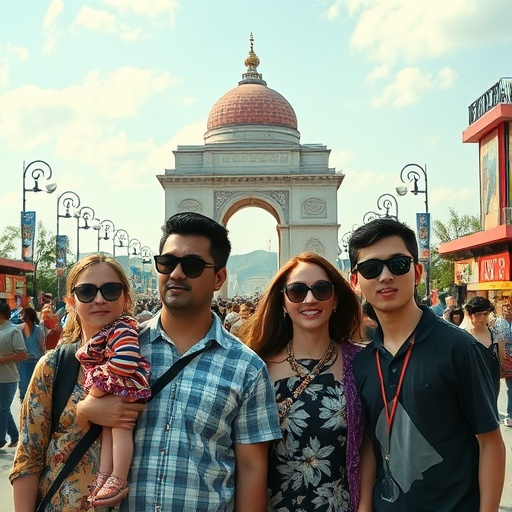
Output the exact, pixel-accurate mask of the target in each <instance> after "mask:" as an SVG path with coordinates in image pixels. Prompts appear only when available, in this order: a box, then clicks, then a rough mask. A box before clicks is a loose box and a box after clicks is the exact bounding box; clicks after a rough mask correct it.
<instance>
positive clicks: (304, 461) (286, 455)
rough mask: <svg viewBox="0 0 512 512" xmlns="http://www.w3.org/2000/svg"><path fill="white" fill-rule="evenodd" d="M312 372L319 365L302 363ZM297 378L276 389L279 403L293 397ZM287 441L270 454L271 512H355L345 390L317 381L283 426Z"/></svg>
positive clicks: (323, 378) (329, 379) (328, 378)
mask: <svg viewBox="0 0 512 512" xmlns="http://www.w3.org/2000/svg"><path fill="white" fill-rule="evenodd" d="M300 363H301V364H302V365H303V366H304V367H305V368H307V369H308V370H309V371H311V370H312V369H313V368H314V367H315V365H316V364H317V363H318V360H301V361H300ZM299 383H300V379H299V378H298V377H290V378H287V379H282V380H279V381H277V382H276V383H275V385H274V387H275V391H276V397H277V401H278V402H280V401H281V400H283V399H285V398H287V397H291V396H292V393H293V391H294V389H295V388H296V387H297V386H298V385H299ZM281 430H282V432H283V439H282V440H280V441H278V442H276V443H274V445H273V446H272V448H271V451H270V454H269V475H268V492H269V497H268V498H269V499H268V510H269V511H272V512H292V511H293V512H312V511H315V512H316V511H318V512H353V511H351V508H350V494H349V491H348V482H347V471H346V468H345V461H346V440H347V407H346V399H345V394H344V392H343V385H342V384H341V383H339V382H336V381H335V379H334V375H333V374H332V373H323V374H320V375H318V376H317V377H316V378H315V380H314V381H313V382H312V383H310V384H309V386H307V387H306V389H305V390H304V391H303V392H302V393H301V394H300V395H299V397H298V398H297V399H296V400H295V402H294V403H293V405H292V407H291V409H290V412H289V413H288V415H287V416H286V417H285V418H284V419H283V421H282V422H281Z"/></svg>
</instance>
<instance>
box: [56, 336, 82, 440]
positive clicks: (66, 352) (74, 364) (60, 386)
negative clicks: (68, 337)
mask: <svg viewBox="0 0 512 512" xmlns="http://www.w3.org/2000/svg"><path fill="white" fill-rule="evenodd" d="M79 344H80V342H79V341H76V342H75V343H65V344H63V345H59V346H58V347H57V348H56V349H55V351H56V354H57V358H56V360H55V369H54V373H53V392H52V423H51V433H53V432H55V431H56V430H57V427H58V426H59V419H60V417H61V415H62V412H63V411H64V409H65V407H66V404H67V403H68V400H69V397H70V396H71V393H72V392H73V389H74V388H75V385H76V383H77V380H78V372H79V370H80V363H79V361H78V359H77V358H76V351H77V350H78V346H79Z"/></svg>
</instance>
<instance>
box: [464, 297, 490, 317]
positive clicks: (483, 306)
mask: <svg viewBox="0 0 512 512" xmlns="http://www.w3.org/2000/svg"><path fill="white" fill-rule="evenodd" d="M464 309H465V310H466V311H467V312H468V314H469V315H473V314H474V313H480V312H481V311H490V312H491V313H492V312H493V311H494V306H493V304H492V302H491V301H490V300H489V299H487V298H485V297H481V296H480V295H477V296H476V297H473V298H471V299H469V300H468V301H467V302H466V304H464Z"/></svg>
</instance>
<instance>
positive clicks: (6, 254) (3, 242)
mask: <svg viewBox="0 0 512 512" xmlns="http://www.w3.org/2000/svg"><path fill="white" fill-rule="evenodd" d="M16 241H18V242H19V244H21V234H20V228H19V227H18V228H17V227H14V226H7V227H6V228H5V231H4V232H3V234H2V235H1V236H0V257H2V258H14V254H15V253H16V247H17V245H16V243H15V242H16Z"/></svg>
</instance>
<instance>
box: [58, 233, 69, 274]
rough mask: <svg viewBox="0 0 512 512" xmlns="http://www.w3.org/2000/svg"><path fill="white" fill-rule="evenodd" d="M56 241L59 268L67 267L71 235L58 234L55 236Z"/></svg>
mask: <svg viewBox="0 0 512 512" xmlns="http://www.w3.org/2000/svg"><path fill="white" fill-rule="evenodd" d="M55 243H56V245H57V261H56V267H57V268H66V265H67V258H66V255H67V253H68V248H69V237H68V236H66V235H57V236H56V237H55Z"/></svg>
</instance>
